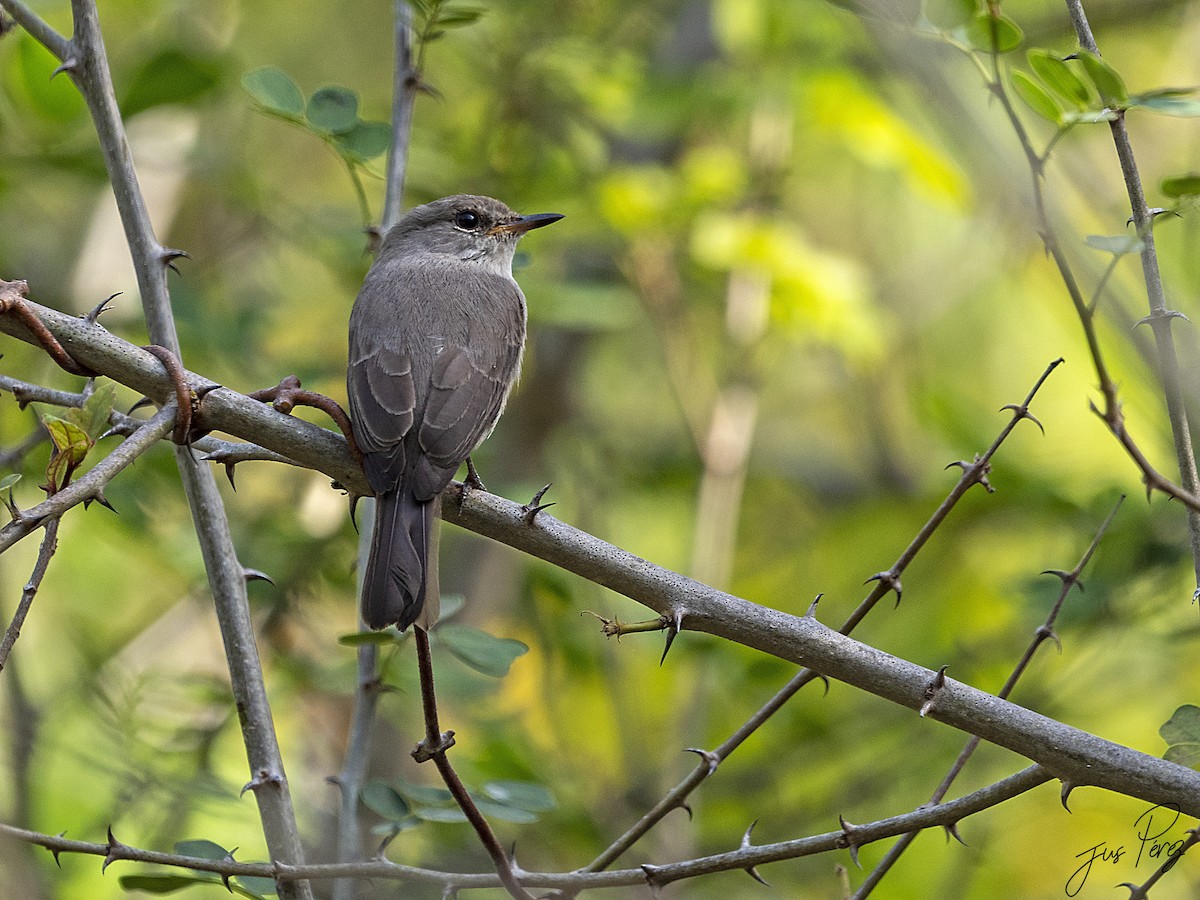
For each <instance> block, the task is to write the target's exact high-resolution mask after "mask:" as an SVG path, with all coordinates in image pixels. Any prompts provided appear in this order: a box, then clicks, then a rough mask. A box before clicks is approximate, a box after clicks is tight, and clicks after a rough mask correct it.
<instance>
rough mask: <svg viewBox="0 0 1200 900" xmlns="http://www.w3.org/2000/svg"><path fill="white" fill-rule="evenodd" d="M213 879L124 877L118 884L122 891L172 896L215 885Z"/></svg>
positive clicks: (178, 876)
mask: <svg viewBox="0 0 1200 900" xmlns="http://www.w3.org/2000/svg"><path fill="white" fill-rule="evenodd" d="M214 883H217V882H216V881H215V879H212V878H195V877H192V876H188V875H122V876H121V877H120V878H118V879H117V884H118V885H120V886H121V889H122V890H126V891H141V892H142V893H145V894H172V893H174V892H175V891H182V890H183V889H184V888H189V887H191V886H192V885H194V884H214Z"/></svg>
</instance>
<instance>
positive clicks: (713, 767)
mask: <svg viewBox="0 0 1200 900" xmlns="http://www.w3.org/2000/svg"><path fill="white" fill-rule="evenodd" d="M683 752H684V753H695V754H696V755H697V756H699V757H700V759H701V760H703V761H704V764H705V765H706V766H707V767H708V771H707V772H706V773H705V774H704V777H705V778H707V777H708V776H709V775H712V773H713V772H715V771H717V766H718V765H720V763H721V758H720V757H719V756H717V754H715V753H713V752H712V751H711V750H701V749H699V748H697V747H685V748H684V750H683Z"/></svg>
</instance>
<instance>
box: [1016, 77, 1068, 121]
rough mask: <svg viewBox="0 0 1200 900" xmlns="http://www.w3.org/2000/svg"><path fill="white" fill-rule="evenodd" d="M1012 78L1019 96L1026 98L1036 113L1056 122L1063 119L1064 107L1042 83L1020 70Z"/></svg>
mask: <svg viewBox="0 0 1200 900" xmlns="http://www.w3.org/2000/svg"><path fill="white" fill-rule="evenodd" d="M1011 80H1012V86H1013V90H1014V91H1016V92H1017V96H1018V97H1020V98H1021V99H1022V100H1024V101H1025V102H1026V103H1027V104H1028V105H1029V108H1030V109H1032V110H1033V111H1034V112H1035V113H1037V114H1038V115H1039V116H1041V117H1042V118H1043V119H1046V120H1047V121H1050V122H1054V123H1055V124H1057V123H1058V122H1059V121H1060V120H1061V119H1062V113H1063V111H1062V108H1061V107H1060V106H1059V105H1058V103H1057V102H1056V101H1055V99H1054V98H1053V97H1051V96H1050V92H1049V91H1047V90H1046V89H1045V88H1044V87H1042V86H1041V84H1039V83H1038V82H1036V81H1034V80H1033V78H1031V77H1030V76H1029V75H1027V74H1026V73H1024V72H1022V71H1020V70H1017V71H1014V72H1013V73H1012V79H1011Z"/></svg>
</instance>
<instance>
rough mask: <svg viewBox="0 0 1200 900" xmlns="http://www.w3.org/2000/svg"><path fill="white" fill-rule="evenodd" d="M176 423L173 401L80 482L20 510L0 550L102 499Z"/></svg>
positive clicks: (1, 534) (0, 534)
mask: <svg viewBox="0 0 1200 900" xmlns="http://www.w3.org/2000/svg"><path fill="white" fill-rule="evenodd" d="M174 425H175V405H174V404H173V403H172V404H170V405H168V406H165V407H163V408H162V409H161V410H159V411H158V412H157V413H156V414H155V415H154V416H153V417H152V418H150V419H147V420H146V421H145V422H144V423H142V426H141V427H140V428H139V429H138V430H137V431H135V432H134V433H133V435H132V436H130V437H128V438H126V439H125V440H124V441H122V442H121V445H120V446H119V447H117V448H116V449H115V450H113V451H112V452H111V453H109V454H108V455H107V456H105V457H104V458H103V459H102V460H100V462H98V463H96V465H94V466H93V467H92V468H91V470H90V471H89V472H88V473H87V474H86V475H84V476H83V477H82V478H80V479H79V480H78V481H75V482H72V483H71V484H69V485H67V486H66V487H65V488H63V489H62V490H61V491H59V492H58V493H56V494H54V495H53V496H51V497H47V498H46V499H45V500H43V501H42V502H41V503H39V504H38V505H37V506H31V507H30V508H29V509H23V510H21V511H20V515H18V516H17V517H16V518H14V519H13V520H12V521H11V522H9V523H8V524H7V525H5V526H4V527H3V528H0V553H3V552H4V551H5V550H7V549H8V548H9V547H11V546H12V545H13V544H15V543H16V542H17V541H19V540H21V539H22V538H24V537H26V536H27V535H29V534H31V533H32V532H33V531H35V530H36V529H37V528H38V527H40V526H41V525H42V524H43V523H44V522H45V521H46V520H47V519H50V518H58V517H59V516H61V515H62V514H63V513H65V512H66V511H67V510H68V509H70V508H71V507H73V506H78V505H79V504H80V503H87V502H89V501H92V500H99V499H101V498H102V497H103V496H104V486H105V485H106V484H108V483H109V482H110V481H112V480H113V479H114V478H115V477H116V476H117V475H118V474H120V472H121V471H122V470H123V469H124V468H125V467H126V466H128V465H129V464H130V463H132V462H133V461H134V460H135V459H137V458H138V457H139V456H141V455H142V454H143V453H145V452H146V451H147V450H149V449H150V448H151V447H153V446H154V445H155V444H157V443H158V442H159V441H160V440H162V439H163V437H165V436H166V435H167V434H168V433H169V432H170V431H171V429H172V428H173V427H174Z"/></svg>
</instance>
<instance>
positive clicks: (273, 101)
mask: <svg viewBox="0 0 1200 900" xmlns="http://www.w3.org/2000/svg"><path fill="white" fill-rule="evenodd" d="M242 87H244V88H245V89H246V90H247V91H248V92H249V93H250V96H251V97H253V98H254V99H255V100H257V101H258V103H259V105H260V106H262V107H263V108H264V109H267V110H270V111H271V112H273V113H275V114H277V115H280V116H285V117H287V118H290V119H299V118H300V116H301V115H302V114H303V113H304V95H303V94H302V93H300V88H298V87H296V82H294V81H292V79H291V76H290V75H288V73H287V72H285V71H283V70H282V69H276V68H275V67H273V66H271V67H268V68H265V69H255V70H254V71H253V72H247V73H246V74H245V75H243V76H242Z"/></svg>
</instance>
